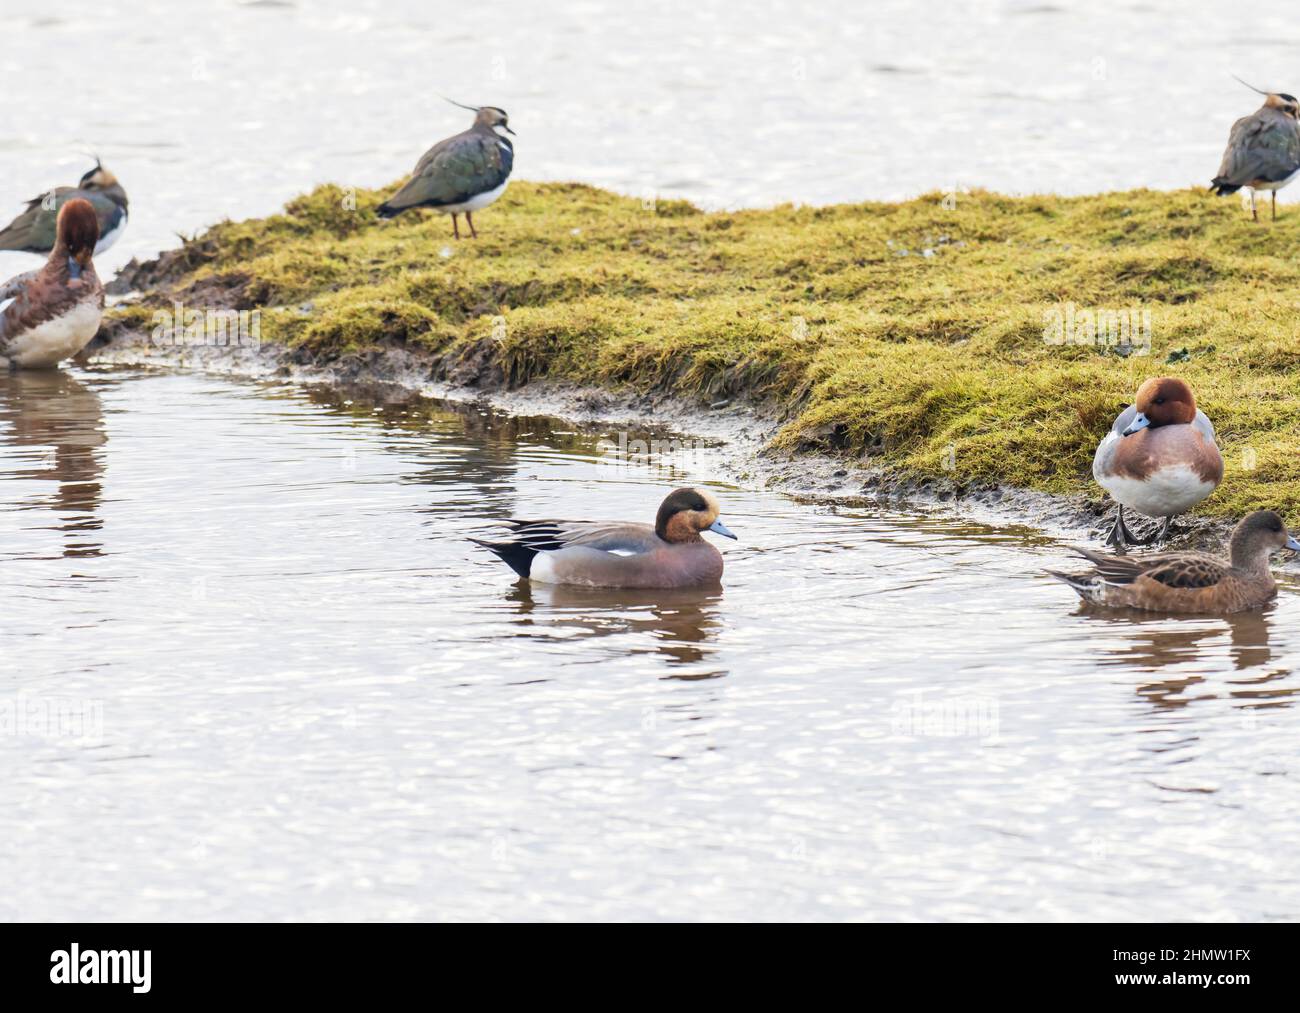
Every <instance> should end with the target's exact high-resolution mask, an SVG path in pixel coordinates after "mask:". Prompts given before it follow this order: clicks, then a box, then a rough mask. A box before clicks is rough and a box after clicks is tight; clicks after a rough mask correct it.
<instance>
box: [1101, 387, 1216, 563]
mask: <svg viewBox="0 0 1300 1013" xmlns="http://www.w3.org/2000/svg"><path fill="white" fill-rule="evenodd" d="M1092 475H1093V477H1094V478H1095V479H1096V480H1097V483H1098V484H1099V485H1100V486H1101V487H1102V488H1103V489H1105V490H1106V491H1107V492H1108V493H1110V494H1111V496H1113V497H1114V498H1115V502H1116V503H1118V504H1119V511H1118V512H1117V513H1116V515H1115V526H1114V528H1112V529H1111V533H1110V535H1109V536H1108V537H1107V539H1106V541H1107V543H1108V544H1110V545H1114V546H1115V547H1116V548H1117V549H1118V550H1119V551H1120V552H1123V551H1124V548H1125V546H1127V545H1149V544H1150V543H1151V542H1152V541H1154V538H1147V539H1144V540H1142V541H1139V540H1137V539H1135V538H1134V537H1133V535H1132V533H1131V532H1130V531H1129V530H1128V526H1127V525H1125V523H1124V508H1125V507H1129V508H1130V509H1132V510H1136V511H1137V512H1138V513H1140V514H1146V516H1148V517H1163V518H1164V522H1165V523H1164V526H1163V527H1162V528H1161V530H1160V535H1159V537H1160V538H1162V539H1163V538H1166V537H1167V536H1168V534H1169V524H1170V521H1171V520H1172V518H1174V517H1176V516H1177V515H1178V514H1181V513H1183V512H1185V511H1187V510H1190V509H1191V508H1192V507H1194V506H1195V505H1196V504H1197V503H1199V502H1201V500H1203V499H1205V497H1206V496H1208V495H1210V493H1212V492H1214V490H1215V489H1216V488H1217V487H1218V485H1219V482H1220V481H1222V479H1223V456H1222V455H1221V454H1220V453H1219V448H1218V446H1217V445H1216V444H1215V442H1214V426H1213V425H1211V424H1210V420H1209V419H1208V418H1206V416H1205V413H1204V412H1203V411H1200V410H1199V409H1198V408H1197V407H1196V398H1195V397H1194V396H1193V395H1192V388H1191V387H1189V386H1188V385H1187V383H1186V382H1185V381H1183V380H1179V379H1177V378H1176V377H1172V376H1158V377H1155V378H1153V379H1150V380H1147V381H1146V382H1145V383H1143V384H1142V386H1141V387H1139V388H1138V392H1137V401H1136V402H1135V403H1134V404H1131V405H1129V406H1128V407H1127V408H1125V409H1124V410H1123V411H1122V412H1120V413H1119V416H1118V417H1117V418H1116V419H1115V422H1114V424H1112V425H1111V427H1110V432H1109V433H1107V434H1106V437H1105V439H1103V440H1102V441H1101V443H1100V444H1099V445H1098V447H1097V453H1096V454H1095V455H1094V456H1093V459H1092Z"/></svg>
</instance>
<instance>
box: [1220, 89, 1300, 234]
mask: <svg viewBox="0 0 1300 1013" xmlns="http://www.w3.org/2000/svg"><path fill="white" fill-rule="evenodd" d="M1237 80H1238V81H1241V78H1237ZM1241 83H1242V84H1246V82H1245V81H1241ZM1246 87H1247V88H1249V89H1251V90H1252V91H1257V92H1259V93H1260V94H1261V95H1264V96H1266V97H1265V99H1264V104H1263V105H1262V106H1260V107H1259V108H1258V109H1257V110H1255V112H1253V113H1251V114H1250V115H1249V116H1243V117H1242V118H1241V119H1239V120H1238V121H1237V122H1236V123H1234V124H1233V125H1232V132H1231V133H1229V134H1228V148H1227V150H1226V151H1225V152H1224V153H1223V162H1222V164H1220V166H1219V174H1218V175H1217V176H1215V177H1214V179H1212V180H1211V181H1210V190H1211V191H1212V192H1214V193H1216V194H1218V195H1219V196H1220V197H1222V196H1224V195H1226V194H1230V193H1236V192H1237V191H1238V190H1240V189H1241V188H1242V187H1243V186H1245V187H1249V188H1250V217H1251V218H1252V219H1253V220H1254V221H1259V212H1258V211H1257V210H1256V209H1255V191H1256V190H1269V191H1272V194H1273V220H1274V221H1276V220H1277V192H1278V191H1279V190H1281V189H1282V187H1284V186H1286V185H1287V184H1288V183H1290V182H1291V180H1293V179H1295V177H1296V175H1297V173H1300V123H1297V120H1296V115H1297V112H1300V104H1297V102H1296V99H1295V96H1294V95H1287V94H1285V93H1284V92H1267V91H1262V90H1261V89H1259V88H1256V87H1255V86H1254V85H1250V84H1246Z"/></svg>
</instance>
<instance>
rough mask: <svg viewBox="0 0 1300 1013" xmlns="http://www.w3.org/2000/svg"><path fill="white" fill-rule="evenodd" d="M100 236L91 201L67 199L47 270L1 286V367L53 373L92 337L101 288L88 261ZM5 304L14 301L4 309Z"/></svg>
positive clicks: (101, 305) (100, 310) (99, 310)
mask: <svg viewBox="0 0 1300 1013" xmlns="http://www.w3.org/2000/svg"><path fill="white" fill-rule="evenodd" d="M98 238H99V222H98V221H97V220H96V218H95V209H94V208H93V207H91V205H90V202H89V201H84V200H81V199H79V198H78V199H74V200H70V201H68V203H66V204H64V205H63V207H62V209H61V210H60V211H59V222H58V230H57V233H56V236H55V242H54V249H53V250H52V251H50V258H49V260H47V261H46V262H45V266H44V267H42V268H41V269H40V270H38V271H28V272H27V273H26V274H20V275H18V276H17V277H14V278H10V279H9V280H8V281H7V282H5V283H4V284H3V285H0V306H2V307H3V309H2V310H0V368H7V369H53V368H54V367H55V366H57V365H58V364H59V363H60V362H62V361H63V360H64V359H66V358H69V357H70V356H73V355H76V354H77V353H78V352H80V351H81V350H82V349H83V348H85V347H86V345H87V344H88V343H89V342H90V339H91V338H93V337H94V336H95V332H96V331H97V330H99V320H100V317H101V316H102V315H103V312H104V286H103V285H101V284H100V283H99V275H97V274H96V273H95V265H94V262H93V261H92V260H91V258H92V257H93V256H94V254H95V241H96V240H97V239H98ZM6 300H12V301H10V302H9V304H8V305H7V306H4V303H5V301H6Z"/></svg>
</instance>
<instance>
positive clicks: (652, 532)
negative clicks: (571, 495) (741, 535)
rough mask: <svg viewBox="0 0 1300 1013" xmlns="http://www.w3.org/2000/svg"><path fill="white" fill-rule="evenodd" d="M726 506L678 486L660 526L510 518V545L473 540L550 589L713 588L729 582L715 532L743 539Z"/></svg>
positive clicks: (662, 506)
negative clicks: (724, 515)
mask: <svg viewBox="0 0 1300 1013" xmlns="http://www.w3.org/2000/svg"><path fill="white" fill-rule="evenodd" d="M720 512H721V507H719V505H718V501H717V500H716V499H715V498H714V496H713V494H712V493H710V492H709V491H708V490H706V489H691V488H686V489H675V490H673V492H671V493H669V494H668V496H667V497H666V498H665V499H664V501H663V502H662V503H661V504H660V505H659V512H658V514H657V515H656V517H655V522H654V524H637V523H634V522H630V521H626V522H625V521H615V522H604V521H554V520H553V521H518V520H515V521H508V522H507V523H508V524H509V526H510V527H511V528H512V529H513V537H512V538H511V539H510V540H509V541H504V542H488V541H480V540H479V539H477V538H474V539H471V541H473V542H474V543H475V544H476V545H481V546H483V547H484V548H485V549H489V550H490V551H492V552H494V553H495V554H496V555H497V556H499V557H500V558H501V559H503V560H504V561H505V562H506V563H507V564H508V565H509V566H510V568H511V569H512V570H514V571H515V573H517V574H519V576H521V577H526V578H527V579H529V580H532V581H537V582H540V583H544V584H570V585H578V586H584V587H607V588H659V589H665V588H680V587H712V586H716V585H717V584H718V582H719V581H720V580H721V579H722V553H720V552H719V551H718V550H717V549H716V548H714V547H713V546H712V545H711V544H709V543H708V542H707V541H705V540H704V539H703V538H702V537H701V534H702V533H703V532H706V531H709V532H712V533H714V534H717V535H722V536H723V537H724V538H735V537H736V536H735V535H733V534H732V533H731V532H730V531H729V530H727V527H726V525H725V524H723V523H722V521H720V520H719V519H718V515H719V513H720Z"/></svg>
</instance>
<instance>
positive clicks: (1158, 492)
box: [1098, 464, 1214, 517]
mask: <svg viewBox="0 0 1300 1013" xmlns="http://www.w3.org/2000/svg"><path fill="white" fill-rule="evenodd" d="M1098 481H1100V482H1101V484H1102V486H1104V487H1105V489H1106V491H1107V492H1109V493H1110V494H1111V495H1112V496H1114V497H1115V500H1116V501H1117V502H1119V503H1123V504H1124V505H1125V506H1126V507H1129V508H1130V509H1132V510H1136V511H1137V512H1138V513H1140V514H1145V515H1146V516H1148V517H1175V516H1177V515H1178V514H1181V513H1184V512H1186V511H1187V510H1190V509H1191V508H1192V507H1194V506H1196V504H1197V503H1199V502H1201V500H1203V499H1205V497H1206V496H1208V495H1210V493H1212V492H1214V483H1213V482H1207V481H1205V479H1203V478H1201V476H1200V475H1199V474H1197V472H1196V470H1195V469H1194V468H1189V467H1188V466H1187V465H1185V464H1177V465H1174V466H1172V467H1168V468H1161V469H1160V470H1159V471H1155V472H1152V473H1151V475H1150V476H1149V477H1148V478H1145V479H1136V478H1124V477H1122V476H1119V475H1109V476H1106V477H1105V478H1104V479H1098Z"/></svg>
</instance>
